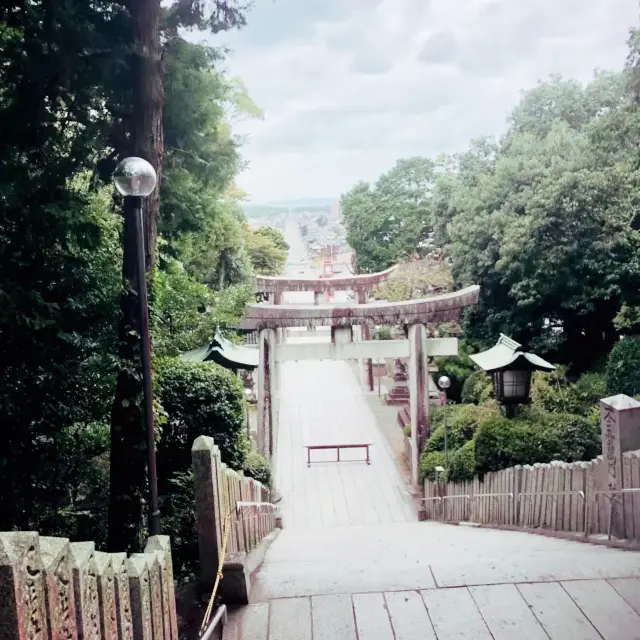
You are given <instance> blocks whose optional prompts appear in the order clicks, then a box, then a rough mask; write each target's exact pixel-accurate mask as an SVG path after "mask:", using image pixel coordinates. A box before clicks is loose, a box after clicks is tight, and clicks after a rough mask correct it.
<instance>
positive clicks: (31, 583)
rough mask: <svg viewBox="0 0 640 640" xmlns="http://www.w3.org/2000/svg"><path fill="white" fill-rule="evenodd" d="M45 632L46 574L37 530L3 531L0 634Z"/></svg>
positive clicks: (20, 638)
mask: <svg viewBox="0 0 640 640" xmlns="http://www.w3.org/2000/svg"><path fill="white" fill-rule="evenodd" d="M46 635H47V624H46V596H45V575H44V571H43V566H42V560H41V559H40V544H39V541H38V534H37V533H35V532H33V531H27V532H15V533H14V532H10V533H0V638H3V639H4V638H7V640H8V639H9V638H12V639H13V638H16V639H17V640H28V639H29V638H45V637H46ZM71 637H73V636H71Z"/></svg>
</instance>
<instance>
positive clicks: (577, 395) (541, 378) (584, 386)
mask: <svg viewBox="0 0 640 640" xmlns="http://www.w3.org/2000/svg"><path fill="white" fill-rule="evenodd" d="M606 395H607V382H606V378H605V376H603V375H602V374H600V373H585V374H584V375H582V376H581V377H580V378H579V379H578V380H577V381H576V382H575V383H571V382H569V380H568V379H567V377H566V375H565V369H564V368H558V369H557V370H556V371H553V372H551V373H540V372H538V373H535V374H534V376H533V381H532V386H531V399H532V406H533V407H535V408H537V409H541V410H543V411H550V412H554V413H572V414H578V415H581V416H589V415H590V414H591V412H592V410H593V407H595V406H598V403H599V401H600V399H601V398H604V397H605V396H606Z"/></svg>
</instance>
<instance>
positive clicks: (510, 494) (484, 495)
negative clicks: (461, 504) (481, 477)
mask: <svg viewBox="0 0 640 640" xmlns="http://www.w3.org/2000/svg"><path fill="white" fill-rule="evenodd" d="M505 496H508V497H509V498H513V492H511V491H510V492H508V493H474V494H473V495H472V496H471V499H472V500H475V499H476V498H504V497H505Z"/></svg>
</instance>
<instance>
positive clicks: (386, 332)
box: [371, 326, 393, 340]
mask: <svg viewBox="0 0 640 640" xmlns="http://www.w3.org/2000/svg"><path fill="white" fill-rule="evenodd" d="M371 339H372V340H393V334H392V333H391V327H386V326H385V327H376V328H375V329H374V331H373V335H372V336H371Z"/></svg>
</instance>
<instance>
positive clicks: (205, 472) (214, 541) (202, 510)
mask: <svg viewBox="0 0 640 640" xmlns="http://www.w3.org/2000/svg"><path fill="white" fill-rule="evenodd" d="M191 456H192V465H193V474H194V480H195V496H196V520H197V526H198V545H199V552H200V571H201V576H200V577H201V581H202V583H203V584H204V585H205V586H207V587H210V586H211V585H213V583H214V581H215V578H216V574H217V571H218V564H219V559H220V556H221V554H222V547H223V544H224V541H225V537H226V555H225V558H224V569H223V572H224V575H225V578H224V580H223V581H222V582H221V584H220V592H221V595H222V597H223V600H224V601H225V602H226V603H228V604H246V603H245V602H243V600H244V599H245V598H246V597H248V591H249V587H250V585H249V577H250V576H249V573H250V571H251V568H250V567H248V566H247V562H248V561H247V558H248V554H249V553H250V552H251V551H253V550H254V549H256V548H257V547H258V546H259V545H260V543H261V541H262V540H263V539H264V538H266V537H267V536H268V535H269V534H270V533H271V532H272V531H273V530H274V529H275V528H276V509H275V507H274V506H273V504H271V494H270V491H269V489H268V488H267V487H265V486H264V485H263V484H261V483H260V482H258V481H257V480H254V479H253V478H249V477H247V476H245V475H244V474H243V473H242V472H238V471H234V470H233V469H230V468H228V467H227V466H226V465H225V464H223V463H222V461H221V459H220V450H219V449H218V447H217V446H216V444H215V443H214V441H213V438H209V437H207V436H200V437H199V438H197V439H196V441H195V442H194V443H193V447H192V449H191ZM225 534H226V536H225Z"/></svg>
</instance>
